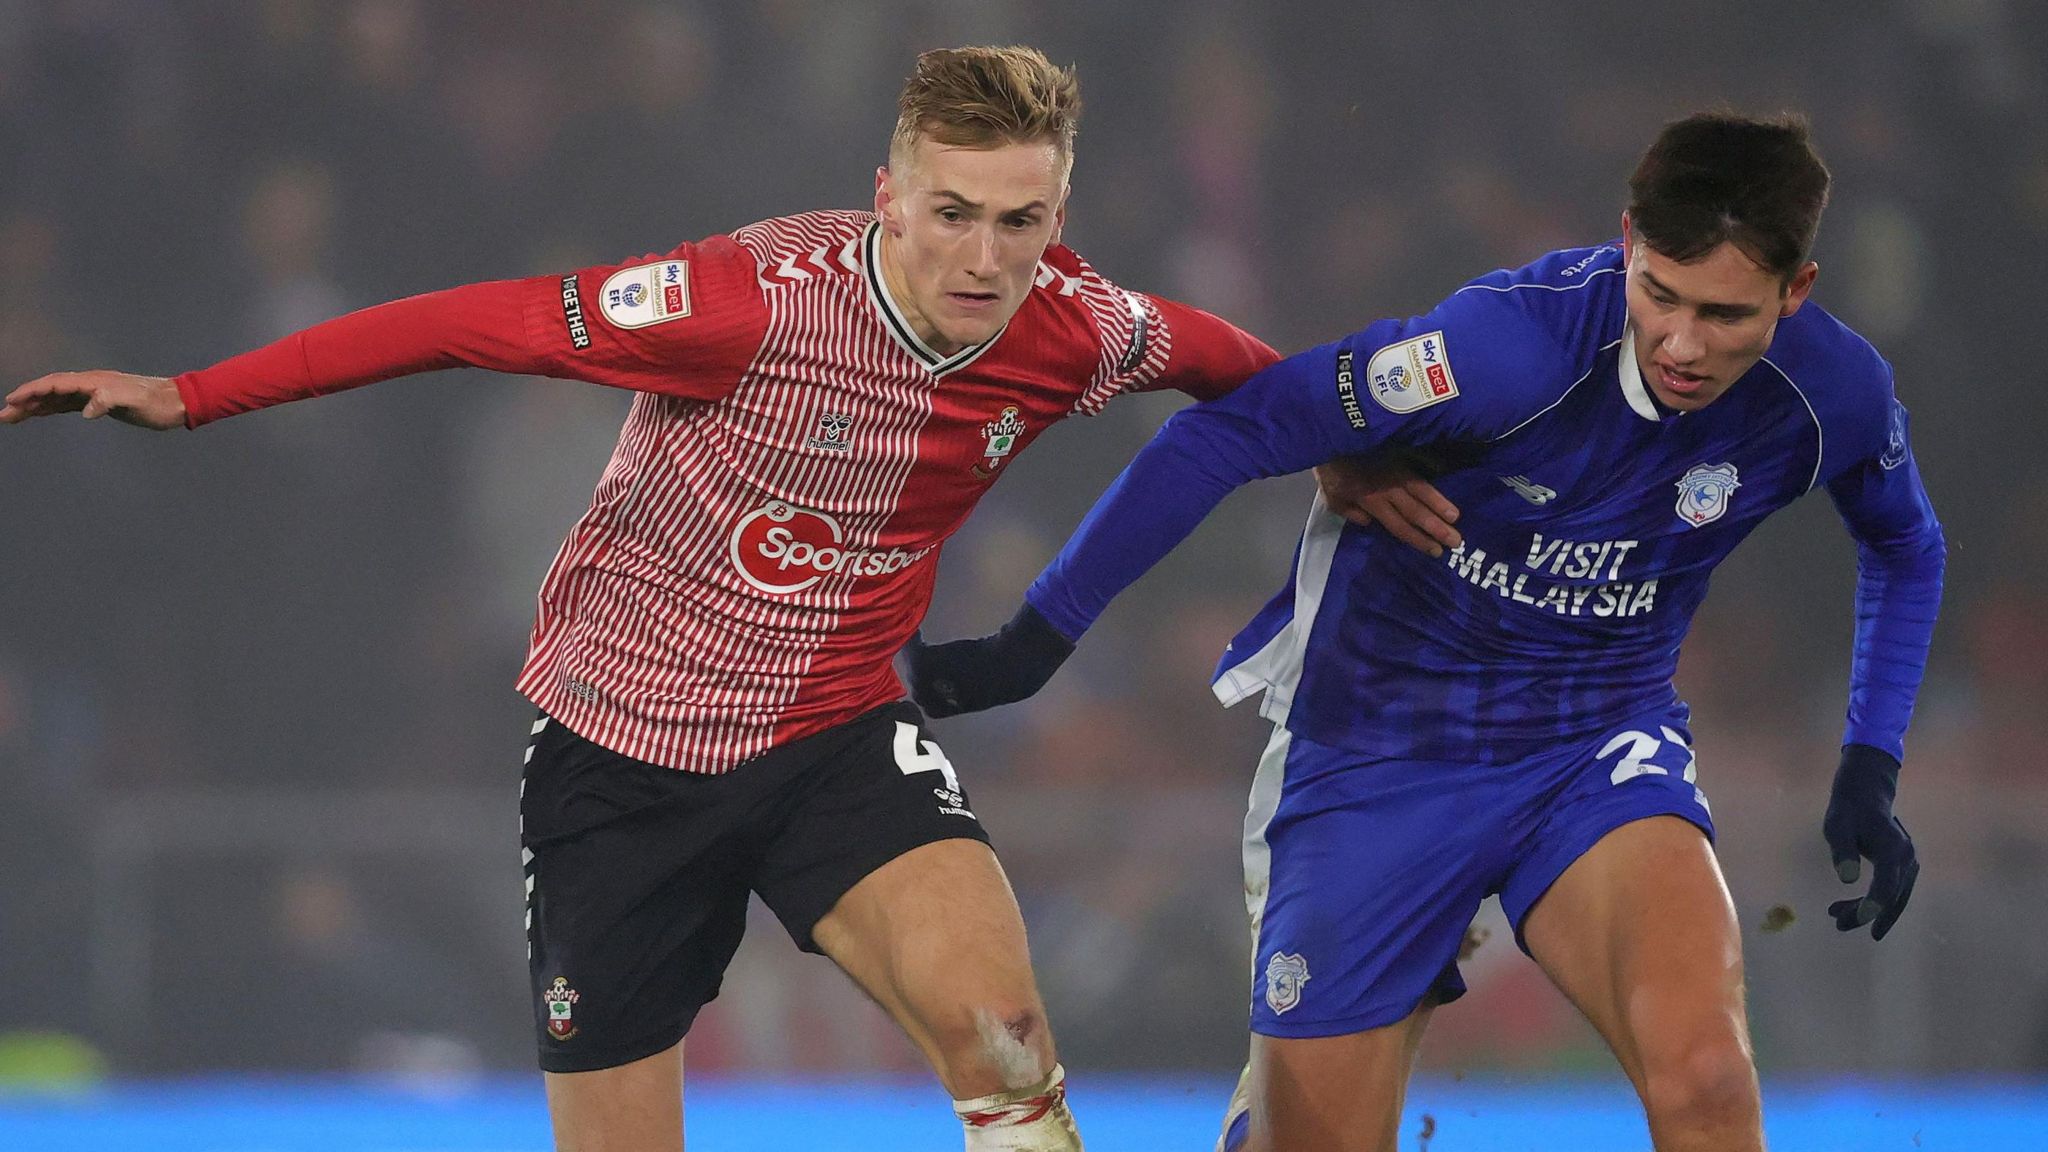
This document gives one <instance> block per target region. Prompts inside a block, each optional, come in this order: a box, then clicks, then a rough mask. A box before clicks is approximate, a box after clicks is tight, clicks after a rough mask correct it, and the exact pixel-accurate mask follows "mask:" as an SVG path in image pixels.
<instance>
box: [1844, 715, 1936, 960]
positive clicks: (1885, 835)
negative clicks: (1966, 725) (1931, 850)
mask: <svg viewBox="0 0 2048 1152" xmlns="http://www.w3.org/2000/svg"><path fill="white" fill-rule="evenodd" d="M1898 792H1899V762H1898V761H1897V760H1894V759H1892V758H1891V756H1890V755H1888V754H1887V753H1884V752H1881V751H1879V750H1878V749H1876V748H1872V747H1870V746H1869V745H1867V744H1845V745H1843V746H1842V766H1841V767H1840V768H1837V769H1836V770H1835V788H1834V792H1833V793H1832V794H1831V795H1830V796H1829V797H1828V814H1827V816H1826V817H1825V818H1824V819H1823V820H1822V821H1821V825H1820V830H1821V834H1822V835H1824V836H1826V837H1827V839H1828V850H1829V851H1830V852H1832V853H1833V854H1834V858H1835V874H1836V875H1837V876H1840V877H1841V878H1842V883H1844V884H1854V883H1855V882H1856V880H1857V878H1858V877H1859V876H1860V875H1861V874H1862V872H1863V862H1862V858H1863V857H1866V856H1867V857H1869V858H1870V863H1871V878H1870V892H1869V894H1868V895H1865V896H1860V897H1857V898H1855V899H1852V900H1837V901H1835V902H1834V903H1833V904H1830V905H1828V914H1829V915H1830V916H1833V917H1834V918H1835V927H1836V928H1839V929H1841V930H1842V931H1844V932H1853V931H1855V930H1856V929H1858V928H1861V927H1863V926H1864V925H1865V924H1871V929H1870V936H1871V939H1873V940H1882V939H1884V934H1885V933H1887V932H1889V931H1891V930H1892V925H1894V924H1896V923H1898V922H1899V913H1901V912H1904V911H1905V910H1906V901H1907V900H1909V899H1911V898H1912V896H1913V881H1915V880H1917V879H1919V878H1920V860H1919V858H1918V857H1917V856H1916V855H1914V852H1913V838H1912V837H1911V836H1908V835H1906V829H1905V826H1904V825H1902V824H1900V823H1899V820H1898V817H1896V816H1893V815H1892V798H1893V797H1895V796H1897V795H1898ZM1873 921H1875V923H1874V924H1873V923H1872V922H1873Z"/></svg>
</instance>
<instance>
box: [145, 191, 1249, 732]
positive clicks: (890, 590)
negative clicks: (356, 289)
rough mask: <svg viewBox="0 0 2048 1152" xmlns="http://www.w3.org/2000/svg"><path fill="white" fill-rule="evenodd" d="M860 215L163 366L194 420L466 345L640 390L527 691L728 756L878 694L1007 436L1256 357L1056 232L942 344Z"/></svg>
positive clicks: (324, 388) (1231, 336)
mask: <svg viewBox="0 0 2048 1152" xmlns="http://www.w3.org/2000/svg"><path fill="white" fill-rule="evenodd" d="M879 244H880V229H879V228H878V227H877V226H876V223H875V220H874V216H873V214H871V213H865V212H817V213H810V214H806V215H801V216H792V217H786V218H782V219H776V220H768V221H764V222H762V223H759V224H754V225H751V226H749V227H747V228H743V229H741V230H739V231H738V232H737V233H734V234H733V235H732V236H729V237H727V236H719V237H713V238H711V239H707V240H704V241H702V242H700V243H695V244H685V245H683V246H681V247H679V248H677V249H676V250H674V251H673V252H670V253H668V254H667V255H665V256H648V257H643V258H642V259H640V260H636V261H631V262H628V263H626V264H621V265H608V266H602V267H596V268H588V269H583V270H581V271H578V272H575V273H572V274H569V275H566V276H548V277H537V278H533V279H528V280H517V281H501V282H497V283H493V284H479V285H471V286H469V287H465V288H457V289H451V290H449V291H447V292H438V293H432V294H430V295H427V296H421V297H414V298H412V299H410V300H403V301H397V302H395V303H392V304H386V305H381V306H379V307H377V308H371V309H366V310H364V311H363V312H359V313H354V314H351V315H350V316H346V317H342V318H340V319H337V320H332V321H328V322H327V323H325V324H321V325H316V326H315V327H313V328H310V329H307V330H306V331H305V332H301V333H297V334H295V335H293V336H290V337H286V338H285V339H284V340H282V341H279V342H278V343H277V344H274V345H271V346H270V347H268V348H264V349H259V350H257V351H255V352H251V353H247V354H245V355H243V356H240V357H236V358H234V359H232V360H228V361H225V362H223V363H222V364H219V365H215V366H214V367H212V368H209V369H206V370H204V371H201V372H196V373H188V374H186V375H184V376H181V377H179V378H178V385H179V389H180V392H181V394H182V395H183V396H184V399H185V404H186V408H187V412H188V422H189V423H190V424H191V425H192V426H194V427H197V426H198V425H199V424H202V423H205V422H207V421H209V420H212V419H217V418H219V417H221V416H225V415H229V414H232V413H235V412H240V411H247V410H249V409H252V408H257V407H263V406H266V405H268V404H274V403H278V402H280V401H282V400H289V399H296V398H299V397H303V396H311V395H318V394H322V393H325V392H330V391H335V390H338V389H340V388H347V387H353V386H356V385H359V384H364V383H368V382H370V381H372V380H378V379H385V378H388V377H390V376H395V375H401V374H404V373H408V372H417V371H423V370H427V369H431V368H439V367H446V366H450V365H453V364H474V365H478V366H481V367H488V368H495V369H500V370H505V371H514V372H524V373H535V374H543V375H549V376H559V377H566V378H572V379H580V380H587V381H591V382H595V383H599V384H608V385H614V386H618V387H625V388H631V389H633V390H635V391H637V392H639V393H640V395H639V396H638V397H636V398H635V401H634V403H633V407H632V411H631V414H630V415H629V416H628V417H627V419H626V425H625V428H624V429H623V430H622V432H621V434H620V436H619V444H618V448H617V450H616V451H615V452H614V453H613V456H612V459H611V463H610V465H609V466H608V467H607V468H606V470H605V472H604V476H603V478H602V479H601V480H600V481H599V482H598V487H597V492H596V495H595V497H594V498H593V499H592V501H591V505H590V509H589V511H587V512H586V513H585V514H584V515H583V517H582V518H581V519H580V520H579V521H578V522H577V524H576V526H575V528H574V529H573V530H572V531H571V532H570V534H569V538H568V540H567V541H566V542H564V544H563V545H562V548H561V551H560V552H559V553H558V554H557V555H556V557H555V561H554V564H553V566H552V567H551V568H550V570H549V572H548V575H547V578H546V580H545V582H544V583H543V584H542V587H541V592H540V605H539V614H538V618H537V619H536V621H535V624H534V629H533V637H532V645H531V648H530V650H529V653H528V656H527V660H526V666H525V668H524V670H523V671H522V672H521V673H520V677H519V689H520V691H522V692H523V693H525V694H526V695H527V696H528V697H529V698H530V699H532V700H533V701H534V703H536V704H537V705H539V706H540V707H541V708H542V709H543V710H544V711H546V712H547V713H548V714H549V715H551V716H553V717H555V718H556V719H557V720H559V721H560V722H561V723H562V724H563V725H565V726H566V727H568V728H569V729H570V730H571V731H573V732H576V733H577V734H578V735H581V736H583V737H585V738H586V739H589V740H591V741H592V742H594V743H596V744H599V745H601V746H603V747H606V748H609V749H611V750H613V751H615V752H619V753H621V754H624V755H627V756H631V757H633V758H635V759H639V760H646V761H650V762H652V763H656V764H662V765H667V766H669V767H673V768H679V769H684V770H687V771H695V772H723V771H726V770H728V769H730V768H732V767H734V766H736V765H738V764H741V763H743V762H745V761H746V760H748V759H750V758H752V757H754V756H757V755H759V754H761V753H762V752H764V751H766V750H768V749H769V748H771V747H774V746H776V745H778V744H781V743H785V742H787V741H790V740H794V739H797V738H800V737H803V736H807V735H810V734H813V733H816V732H818V731H821V730H823V729H825V728H829V727H831V726H833V725H835V724H839V723H842V722H844V721H846V720H850V719H852V718H853V717H855V716H857V715H859V714H860V713H862V712H865V711H867V710H869V709H871V708H874V707H876V706H878V705H881V704H885V703H888V702H890V701H892V700H896V699H900V698H901V697H902V695H903V691H902V687H901V685H900V684H899V682H898V681H897V678H896V675H895V672H894V669H893V667H892V665H891V658H892V657H893V656H894V654H895V653H896V651H897V650H898V649H899V648H901V647H902V645H903V643H904V641H905V640H906V639H908V638H909V636H910V635H911V634H912V632H913V631H914V630H915V629H916V628H917V626H918V623H919V621H920V620H922V618H923V616H924V613H925V610H926V608H927V607H928V605H929V604H930V601H931V591H932V583H933V580H934V578H935V576H936V574H937V571H938V550H939V548H940V546H941V545H942V544H943V543H944V542H945V540H946V539H947V537H949V536H951V535H952V534H953V532H954V531H955V530H956V529H957V528H959V526H960V525H961V523H962V522H963V521H965V519H966V518H967V515H968V513H969V512H970V511H972V509H973V507H974V504H975V502H976V501H977V500H978V499H980V497H981V494H982V493H983V492H985V491H987V490H988V487H989V485H990V484H991V483H993V482H994V481H995V479H996V478H997V477H998V476H1000V475H1001V474H1002V471H1003V469H1004V466H1005V464H1006V462H1007V461H1009V460H1010V459H1011V458H1013V457H1014V456H1015V455H1016V454H1017V453H1018V452H1020V451H1022V450H1023V449H1024V448H1025V447H1027V446H1029V445H1030V444H1031V442H1032V441H1033V440H1035V439H1036V438H1037V437H1038V436H1039V435H1040V434H1041V433H1043V432H1044V431H1045V430H1046V428H1048V427H1050V426H1051V425H1052V424H1054V423H1056V422H1058V421H1059V420H1061V419H1064V418H1065V417H1067V416H1070V415H1074V414H1077V413H1078V414H1084V415H1091V414H1093V413H1095V412H1097V411H1099V410H1100V409H1101V407H1102V406H1103V404H1105V403H1106V402H1107V401H1108V400H1109V399H1110V398H1111V397H1113V396H1115V395H1116V394H1118V393H1120V392H1126V391H1138V390H1147V389H1154V388H1177V389H1180V390H1182V391H1184V392H1187V393H1189V394H1191V395H1194V396H1197V397H1209V396H1215V395H1220V394H1221V393H1223V392H1227V391H1229V390H1230V389H1232V388H1234V387H1236V386H1237V384H1238V383H1240V382H1241V381H1242V380H1244V379H1245V378H1246V377H1247V376H1249V375H1251V374H1252V373H1253V372H1255V371H1256V370H1258V369H1259V368H1262V367H1264V366H1265V365H1266V364H1268V363H1270V362H1271V361H1272V360H1274V359H1275V358H1276V357H1275V354H1274V353H1273V351H1272V350H1271V349H1269V348H1267V347H1266V346H1265V345H1264V344H1262V343H1260V342H1259V341H1258V340H1256V339H1254V338H1253V337H1251V336H1248V335H1246V334H1245V333H1243V332H1242V331H1240V330H1238V329H1236V328H1234V327H1232V326H1231V325H1229V324H1226V323H1224V322H1223V321H1221V320H1218V319H1216V318H1215V317H1213V316H1210V315H1208V314H1206V313H1204V312H1201V311H1198V310H1196V309H1193V308H1189V307H1187V306H1185V305H1180V304H1175V303H1172V302H1170V301H1165V300H1160V299H1158V298H1156V297H1151V296H1147V295H1143V294H1139V293H1133V292H1127V291H1125V290H1123V289H1120V288H1118V287H1116V286H1115V285H1113V284H1111V283H1109V282H1108V281H1107V280H1104V279H1103V278H1102V277H1101V276H1099V275H1097V274H1096V273H1095V271H1094V270H1093V269H1091V268H1090V267H1088V265H1087V264H1086V262H1084V261H1083V260H1081V258H1080V257H1079V256H1077V255H1075V254H1074V253H1073V252H1072V251H1071V250H1069V249H1067V248H1065V247H1054V248H1052V249H1050V250H1048V251H1047V253H1046V255H1045V258H1044V260H1043V261H1042V262H1041V264H1040V266H1039V269H1038V276H1037V281H1036V286H1035V287H1034V289H1033V290H1032V292H1031V293H1030V295H1029V296H1028V298H1027V299H1026V300H1025V302H1024V304H1023V305H1022V306H1021V307H1020V308H1019V310H1018V312H1017V314H1016V316H1015V317H1014V318H1012V319H1011V321H1010V323H1009V325H1008V326H1007V327H1005V328H1004V329H1003V330H1002V331H1001V332H1000V333H999V334H997V335H996V336H995V337H994V338H993V339H991V340H989V341H988V342H986V343H984V344H980V345H976V346H974V347H971V348H966V349H963V350H961V351H959V352H957V353H954V354H953V355H950V356H940V355H938V354H937V353H936V352H934V351H933V350H932V349H930V348H929V347H927V346H926V345H925V344H924V343H923V342H922V341H920V340H919V339H918V337H917V336H916V334H915V333H914V332H913V331H912V329H911V326H910V325H909V323H908V322H907V321H906V320H905V318H904V315H903V313H902V311H901V310H900V308H899V307H898V306H897V304H896V302H895V301H893V300H892V299H891V298H890V296H889V292H888V289H887V287H886V286H885V285H884V283H883V279H882V276H881V270H880V265H879V263H878V245H879Z"/></svg>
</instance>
